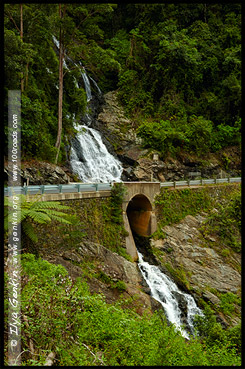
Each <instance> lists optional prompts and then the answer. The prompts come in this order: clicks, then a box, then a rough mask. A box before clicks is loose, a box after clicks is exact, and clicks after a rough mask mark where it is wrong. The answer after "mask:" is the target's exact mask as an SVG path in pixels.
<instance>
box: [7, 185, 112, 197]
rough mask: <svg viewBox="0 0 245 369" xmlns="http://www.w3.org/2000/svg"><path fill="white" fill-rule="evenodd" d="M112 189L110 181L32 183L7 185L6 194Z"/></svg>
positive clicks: (39, 193)
mask: <svg viewBox="0 0 245 369" xmlns="http://www.w3.org/2000/svg"><path fill="white" fill-rule="evenodd" d="M108 190H111V184H110V183H75V184H64V185H30V186H23V187H22V186H16V187H5V188H4V195H5V196H12V194H13V192H14V194H16V195H21V194H22V195H43V194H53V193H77V192H94V191H108Z"/></svg>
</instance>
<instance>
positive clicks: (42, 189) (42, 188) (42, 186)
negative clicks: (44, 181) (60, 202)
mask: <svg viewBox="0 0 245 369" xmlns="http://www.w3.org/2000/svg"><path fill="white" fill-rule="evenodd" d="M40 189H41V194H42V195H43V194H44V185H41V186H40Z"/></svg>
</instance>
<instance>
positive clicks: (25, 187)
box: [23, 186, 28, 195]
mask: <svg viewBox="0 0 245 369" xmlns="http://www.w3.org/2000/svg"><path fill="white" fill-rule="evenodd" d="M23 190H24V195H27V191H28V186H24V187H23Z"/></svg>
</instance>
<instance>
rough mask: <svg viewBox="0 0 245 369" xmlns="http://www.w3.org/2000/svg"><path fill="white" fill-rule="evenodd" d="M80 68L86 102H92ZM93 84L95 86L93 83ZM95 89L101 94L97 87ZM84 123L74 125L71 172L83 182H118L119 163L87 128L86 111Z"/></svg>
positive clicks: (99, 136)
mask: <svg viewBox="0 0 245 369" xmlns="http://www.w3.org/2000/svg"><path fill="white" fill-rule="evenodd" d="M81 68H82V72H81V75H82V78H83V81H84V86H85V91H86V95H87V102H89V101H90V100H92V93H91V87H90V82H89V78H88V76H87V74H86V72H85V69H84V68H83V67H81ZM93 82H94V84H95V85H96V86H97V84H96V83H95V81H93ZM97 89H98V91H99V92H101V91H100V90H99V87H98V86H97ZM84 121H85V123H86V125H78V124H76V123H74V127H75V128H76V130H77V131H78V133H77V136H76V137H75V139H74V140H73V143H72V147H71V155H70V164H71V167H72V170H73V172H74V173H76V174H77V175H78V177H79V178H80V179H81V180H82V181H83V182H90V183H91V182H120V180H121V174H122V166H121V163H120V162H119V160H117V159H116V158H114V156H113V155H111V154H110V153H109V152H108V150H107V148H106V146H105V144H104V143H103V141H102V138H101V135H100V133H99V132H98V131H96V130H95V129H93V128H90V127H89V126H90V124H91V117H90V115H89V112H88V109H87V111H86V113H85V116H84Z"/></svg>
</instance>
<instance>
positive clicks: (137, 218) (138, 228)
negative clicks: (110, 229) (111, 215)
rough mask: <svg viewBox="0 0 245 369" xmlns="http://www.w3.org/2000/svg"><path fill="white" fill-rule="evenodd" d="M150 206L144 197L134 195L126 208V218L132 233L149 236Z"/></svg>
mask: <svg viewBox="0 0 245 369" xmlns="http://www.w3.org/2000/svg"><path fill="white" fill-rule="evenodd" d="M151 215H152V205H151V203H150V201H149V200H148V198H147V197H146V196H144V195H135V196H134V197H133V198H132V199H131V200H130V202H129V203H128V206H127V216H128V221H129V224H130V227H131V229H132V231H134V232H135V233H137V234H138V235H140V236H145V237H146V236H150V235H151V231H152V230H151Z"/></svg>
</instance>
